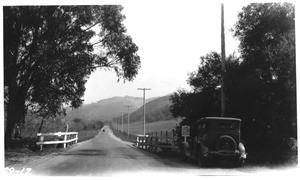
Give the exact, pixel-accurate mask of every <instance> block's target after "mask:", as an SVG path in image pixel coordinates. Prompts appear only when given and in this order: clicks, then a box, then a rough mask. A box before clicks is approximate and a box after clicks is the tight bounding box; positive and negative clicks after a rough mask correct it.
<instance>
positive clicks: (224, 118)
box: [194, 117, 241, 124]
mask: <svg viewBox="0 0 300 180" xmlns="http://www.w3.org/2000/svg"><path fill="white" fill-rule="evenodd" d="M210 120H227V121H228V120H229V121H239V122H241V119H238V118H231V117H203V118H201V119H199V120H197V121H196V122H195V123H194V124H198V123H200V122H202V121H210Z"/></svg>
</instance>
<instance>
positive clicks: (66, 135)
mask: <svg viewBox="0 0 300 180" xmlns="http://www.w3.org/2000/svg"><path fill="white" fill-rule="evenodd" d="M37 136H38V137H39V138H38V139H39V141H38V142H36V144H37V145H40V150H43V145H44V144H64V148H66V147H67V144H68V143H73V142H74V143H77V141H78V132H57V133H38V134H37ZM45 136H58V137H61V136H63V140H62V141H59V140H58V141H44V137H45Z"/></svg>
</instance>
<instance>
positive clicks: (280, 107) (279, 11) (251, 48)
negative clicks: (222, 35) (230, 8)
mask: <svg viewBox="0 0 300 180" xmlns="http://www.w3.org/2000/svg"><path fill="white" fill-rule="evenodd" d="M238 18H239V20H238V22H237V23H236V25H235V30H234V35H235V36H236V37H237V38H239V40H240V42H241V43H240V51H241V55H242V58H243V62H242V64H241V66H242V68H243V70H244V72H245V73H244V80H245V82H244V87H245V88H244V90H245V91H246V92H248V94H245V96H244V98H245V99H244V101H245V100H246V101H245V102H248V107H249V109H248V112H250V113H252V119H256V120H257V121H258V122H259V123H260V124H263V125H264V127H262V128H263V129H264V130H262V131H264V132H266V131H269V132H270V133H271V137H273V139H274V141H277V142H280V141H279V140H280V139H282V138H283V137H284V136H292V135H293V134H294V136H295V132H294V133H293V132H292V130H291V129H292V126H293V124H294V127H295V124H296V66H295V63H296V60H295V20H294V6H293V5H292V4H290V3H263V4H250V5H248V6H246V7H244V8H243V9H242V12H241V13H239V15H238ZM245 104H247V103H245ZM251 121H252V120H251ZM265 129H267V130H265Z"/></svg>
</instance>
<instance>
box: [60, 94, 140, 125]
mask: <svg viewBox="0 0 300 180" xmlns="http://www.w3.org/2000/svg"><path fill="white" fill-rule="evenodd" d="M125 105H129V106H132V107H131V108H130V110H131V112H133V111H135V110H137V109H138V108H139V107H141V106H142V105H143V98H142V97H132V96H125V97H119V96H116V97H112V98H108V99H103V100H100V101H98V102H95V103H91V104H87V105H83V106H82V107H80V108H79V109H75V110H72V111H69V112H68V113H67V116H66V117H65V121H69V120H72V119H74V118H78V119H82V120H84V121H90V120H100V121H102V122H104V121H110V120H111V119H112V118H113V117H117V116H119V115H121V112H127V108H125V107H124V106H125Z"/></svg>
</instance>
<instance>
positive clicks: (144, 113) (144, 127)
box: [138, 88, 151, 136]
mask: <svg viewBox="0 0 300 180" xmlns="http://www.w3.org/2000/svg"><path fill="white" fill-rule="evenodd" d="M138 90H143V115H144V123H143V132H144V136H145V133H146V106H145V91H146V90H151V89H149V88H138Z"/></svg>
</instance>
